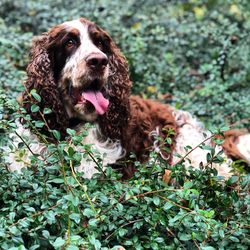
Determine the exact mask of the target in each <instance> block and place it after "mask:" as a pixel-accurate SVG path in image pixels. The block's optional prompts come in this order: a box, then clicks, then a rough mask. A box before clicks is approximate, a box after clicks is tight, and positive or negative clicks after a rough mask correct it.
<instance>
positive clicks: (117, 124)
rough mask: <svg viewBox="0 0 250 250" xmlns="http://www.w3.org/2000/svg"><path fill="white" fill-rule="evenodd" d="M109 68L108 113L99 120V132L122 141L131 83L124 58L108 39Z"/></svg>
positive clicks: (126, 120) (127, 116) (127, 113)
mask: <svg viewBox="0 0 250 250" xmlns="http://www.w3.org/2000/svg"><path fill="white" fill-rule="evenodd" d="M109 49H110V53H109V66H110V76H109V79H108V86H107V92H108V93H107V94H108V96H109V102H110V104H109V108H108V111H107V112H106V113H105V114H104V115H103V116H100V118H99V125H100V129H101V132H102V133H103V134H104V135H105V136H107V137H109V138H111V139H120V140H124V139H125V138H123V136H124V135H125V133H124V132H123V130H124V129H125V128H126V126H127V123H128V118H129V113H130V104H129V96H130V89H131V85H132V84H131V81H130V80H129V71H128V64H127V60H126V58H125V57H124V56H123V55H122V53H121V52H120V50H119V48H118V47H117V46H116V45H115V43H114V42H113V40H112V39H111V38H110V48H109Z"/></svg>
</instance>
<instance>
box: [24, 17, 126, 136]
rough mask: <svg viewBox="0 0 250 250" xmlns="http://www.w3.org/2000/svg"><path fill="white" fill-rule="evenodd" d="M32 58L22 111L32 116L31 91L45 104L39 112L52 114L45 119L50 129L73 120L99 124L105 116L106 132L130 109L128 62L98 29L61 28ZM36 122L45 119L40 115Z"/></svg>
mask: <svg viewBox="0 0 250 250" xmlns="http://www.w3.org/2000/svg"><path fill="white" fill-rule="evenodd" d="M31 54H32V59H31V62H30V64H29V65H28V68H27V74H28V80H27V82H26V88H27V91H26V92H25V93H24V106H25V107H26V109H27V110H28V112H30V113H32V112H31V110H30V106H31V104H32V103H34V99H33V98H32V97H31V95H30V94H29V91H30V90H31V89H36V91H37V92H38V94H40V96H41V99H42V100H41V103H39V106H40V111H41V112H42V111H43V110H42V109H44V108H46V107H47V108H50V109H51V110H52V114H47V115H46V118H47V119H46V120H47V123H48V125H49V128H50V129H57V130H59V131H60V130H61V128H62V127H65V126H67V123H68V120H69V119H70V118H74V117H76V118H79V119H82V120H84V121H95V120H97V119H98V118H99V117H100V116H103V117H102V119H101V124H102V125H103V126H105V125H104V124H106V123H107V122H110V119H114V117H116V115H114V113H115V112H116V113H117V112H123V111H124V108H125V107H126V109H127V106H128V96H129V90H130V82H129V78H128V68H127V62H126V60H125V58H124V57H123V55H122V54H121V53H120V51H119V49H118V48H117V47H116V45H115V43H114V42H113V40H112V39H111V38H110V36H109V35H108V34H107V33H106V32H105V31H104V30H102V29H101V28H99V27H98V26H97V25H96V24H95V23H93V22H90V21H88V20H86V19H84V18H80V19H78V20H74V21H69V22H65V23H62V24H60V25H57V26H55V27H53V28H51V29H50V30H49V31H48V32H46V33H44V34H43V35H42V36H40V37H37V38H36V39H35V40H34V43H33V49H32V51H31ZM119 106H120V107H122V108H119ZM123 115H125V116H126V114H123ZM112 116H113V118H112ZM32 117H33V118H38V117H40V118H41V114H40V115H39V113H38V114H32ZM53 117H54V118H53ZM115 119H116V118H115ZM108 120H109V121H108ZM117 123H120V122H119V121H118V119H117ZM116 125H119V124H116Z"/></svg>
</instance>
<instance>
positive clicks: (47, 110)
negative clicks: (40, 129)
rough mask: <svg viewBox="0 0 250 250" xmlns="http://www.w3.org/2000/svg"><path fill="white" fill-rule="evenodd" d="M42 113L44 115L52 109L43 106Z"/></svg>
mask: <svg viewBox="0 0 250 250" xmlns="http://www.w3.org/2000/svg"><path fill="white" fill-rule="evenodd" d="M43 113H44V114H45V115H47V114H50V113H52V110H51V109H50V108H44V110H43Z"/></svg>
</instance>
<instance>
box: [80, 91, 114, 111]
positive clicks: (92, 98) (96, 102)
mask: <svg viewBox="0 0 250 250" xmlns="http://www.w3.org/2000/svg"><path fill="white" fill-rule="evenodd" d="M82 96H83V98H84V99H85V100H87V101H89V102H91V103H92V104H93V106H94V107H95V110H96V112H97V113H98V114H99V115H103V114H104V113H105V112H106V111H107V109H108V106H109V101H108V100H107V99H105V98H104V96H103V95H102V93H101V92H100V91H96V92H95V91H88V92H83V93H82Z"/></svg>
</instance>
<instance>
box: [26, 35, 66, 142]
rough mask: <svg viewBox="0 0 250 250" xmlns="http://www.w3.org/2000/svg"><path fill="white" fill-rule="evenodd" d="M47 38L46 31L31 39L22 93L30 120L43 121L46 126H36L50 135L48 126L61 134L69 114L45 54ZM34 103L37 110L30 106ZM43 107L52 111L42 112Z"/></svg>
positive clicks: (43, 132) (63, 133)
mask: <svg viewBox="0 0 250 250" xmlns="http://www.w3.org/2000/svg"><path fill="white" fill-rule="evenodd" d="M48 40H49V35H48V33H44V34H43V35H42V36H40V37H37V38H36V39H34V40H33V47H32V49H31V61H30V63H29V65H28V67H27V76H28V79H27V81H26V82H25V88H26V90H25V91H24V93H23V107H24V108H25V109H26V111H27V112H28V113H29V114H30V115H31V118H32V119H33V120H41V121H44V120H45V121H46V122H45V126H43V127H42V128H41V129H39V132H41V133H42V134H45V135H48V136H49V137H52V136H51V133H50V132H49V130H54V129H55V130H58V131H59V132H60V133H61V136H62V137H64V136H65V134H66V128H67V126H68V117H67V114H66V111H65V109H64V106H63V104H62V101H61V100H62V99H61V96H60V93H59V91H58V89H57V84H56V82H55V80H54V75H53V71H52V68H53V65H52V63H51V59H50V57H49V54H48V44H49V41H48ZM32 89H35V90H36V93H37V94H38V95H39V96H40V97H41V100H39V98H34V97H33V96H34V94H33V96H32V94H31V93H30V92H31V90H32ZM37 99H38V100H37ZM33 104H35V105H37V106H39V111H38V112H34V110H32V108H31V107H32V105H33ZM45 108H49V109H51V111H52V112H51V113H49V114H45V113H46V112H44V109H45ZM32 111H33V112H32ZM52 140H53V139H52Z"/></svg>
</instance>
